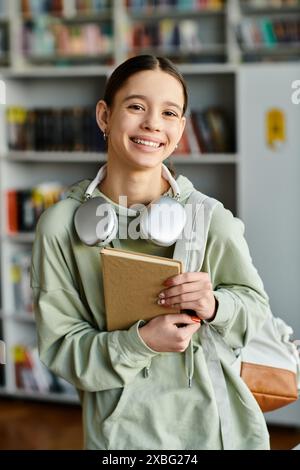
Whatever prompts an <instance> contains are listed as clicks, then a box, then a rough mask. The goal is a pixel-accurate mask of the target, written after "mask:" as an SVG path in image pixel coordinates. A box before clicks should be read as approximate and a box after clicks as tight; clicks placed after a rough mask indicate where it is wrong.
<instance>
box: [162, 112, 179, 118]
mask: <svg viewBox="0 0 300 470" xmlns="http://www.w3.org/2000/svg"><path fill="white" fill-rule="evenodd" d="M164 114H165V115H166V116H168V117H178V114H177V113H175V112H174V111H164Z"/></svg>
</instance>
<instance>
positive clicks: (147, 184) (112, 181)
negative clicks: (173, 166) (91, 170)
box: [99, 160, 170, 207]
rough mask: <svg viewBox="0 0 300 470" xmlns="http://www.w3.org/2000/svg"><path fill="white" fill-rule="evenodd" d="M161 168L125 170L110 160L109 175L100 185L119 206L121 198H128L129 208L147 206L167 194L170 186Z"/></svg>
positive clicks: (103, 191) (107, 174)
mask: <svg viewBox="0 0 300 470" xmlns="http://www.w3.org/2000/svg"><path fill="white" fill-rule="evenodd" d="M161 171H162V170H161V166H158V167H155V168H151V169H147V170H135V169H132V168H128V167H127V166H126V168H124V167H123V166H122V165H121V164H120V163H119V162H117V163H116V162H114V161H110V160H108V163H107V173H106V177H105V178H104V180H103V181H102V182H101V183H100V185H99V188H100V191H101V192H102V193H103V194H105V195H106V196H107V197H108V198H109V199H111V200H112V201H114V202H116V203H117V204H119V197H120V196H126V197H127V207H130V206H132V205H133V204H144V205H147V204H149V203H150V202H151V201H154V200H155V199H158V198H159V197H160V196H161V195H162V194H163V193H165V192H166V191H167V190H168V189H169V187H170V184H169V183H168V181H166V180H165V179H164V178H163V177H162V176H161Z"/></svg>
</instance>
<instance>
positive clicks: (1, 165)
mask: <svg viewBox="0 0 300 470" xmlns="http://www.w3.org/2000/svg"><path fill="white" fill-rule="evenodd" d="M25 3H29V4H30V2H25ZM35 3H36V2H35ZM47 3H48V4H49V2H47ZM59 3H60V2H59ZM100 3H103V5H104V10H102V11H91V10H88V11H80V12H79V11H77V10H76V1H75V0H69V1H67V0H64V1H62V2H61V5H62V8H61V10H59V12H57V11H55V12H44V13H47V14H46V15H44V16H49V13H50V16H51V18H52V17H54V19H53V18H52V19H51V21H52V20H53V21H54V24H55V27H56V26H57V25H60V26H59V27H61V25H62V26H63V27H66V28H69V27H70V28H71V27H72V28H73V27H74V28H75V30H76V28H77V32H78V28H79V27H84V26H86V25H88V24H94V22H97V24H100V26H101V24H103V23H104V24H109V28H110V29H109V31H110V32H111V33H110V34H111V37H110V40H109V44H110V45H109V48H110V49H109V51H108V53H106V52H105V53H100V54H91V55H90V56H88V55H87V54H85V57H83V55H82V54H77V55H76V54H73V55H67V54H60V53H59V54H58V53H57V50H54V52H55V53H53V50H51V51H50V48H49V49H48V50H47V54H44V57H42V56H43V54H41V53H39V54H36V55H35V56H34V54H32V53H29V52H30V51H31V49H28V48H27V49H26V50H24V48H23V46H22V45H21V40H20V38H21V37H22V34H23V33H24V28H25V29H26V28H29V30H30V31H29V33H28V31H27V33H28V35H29V37H30V34H32V31H34V24H35V22H36V20H37V16H38V15H37V12H36V11H34V12H31V13H29V12H28V11H27V12H26V11H25V12H24V11H23V12H22V10H21V8H20V5H21V1H18V0H10V1H8V0H0V31H1V20H2V21H3V22H4V23H3V24H4V25H5V28H7V31H8V39H9V45H10V54H8V57H9V61H7V63H5V64H4V63H1V60H0V80H1V79H2V80H4V81H5V84H6V108H5V107H4V106H1V105H0V130H1V135H3V136H5V138H4V139H1V140H0V154H1V159H0V187H1V199H0V209H1V227H0V231H1V236H0V242H1V253H2V259H1V286H2V289H1V291H2V313H1V315H0V325H1V328H2V331H1V329H0V332H1V334H2V336H3V338H4V339H5V341H6V344H7V358H8V363H7V365H6V367H5V370H4V372H5V374H4V375H5V376H4V377H3V374H2V379H1V380H2V383H1V382H0V387H1V388H0V393H7V394H10V395H15V396H19V397H27V398H37V399H45V400H53V401H66V402H74V401H76V400H77V399H76V398H75V396H74V395H73V394H71V393H70V391H68V392H67V393H65V394H64V393H57V392H54V391H53V392H48V393H45V392H41V391H38V390H25V389H24V387H23V388H18V387H17V386H16V373H15V364H14V360H13V358H12V354H11V349H12V347H13V346H15V345H16V344H20V345H23V346H26V347H28V348H34V346H35V324H34V320H33V317H32V315H30V314H29V313H28V312H24V311H16V309H15V307H14V296H13V289H12V285H13V284H12V279H11V269H10V268H11V259H12V257H13V256H14V255H16V254H22V253H24V252H25V253H26V252H30V249H31V244H32V242H33V238H34V235H33V233H32V232H24V233H18V232H15V233H11V232H9V231H8V230H7V225H8V224H7V201H6V195H7V191H10V190H14V191H16V190H18V191H20V190H24V189H29V188H32V187H36V186H37V185H40V184H41V183H44V182H46V181H48V182H49V181H51V182H58V183H60V184H61V185H62V186H63V187H64V186H67V185H69V184H71V183H72V182H74V181H77V180H79V179H83V178H91V177H93V176H94V175H95V173H96V171H97V169H98V167H99V166H100V165H101V164H103V162H104V161H105V154H104V153H103V152H101V151H95V150H91V149H88V150H85V151H82V150H79V151H78V150H76V151H71V150H61V149H60V150H56V151H53V150H52V151H51V150H49V149H47V148H44V149H39V150H36V149H34V148H27V149H26V150H24V149H23V150H21V149H16V148H14V149H12V148H9V142H10V135H9V130H8V126H7V122H6V111H7V109H8V108H14V107H15V108H22V109H23V114H24V110H25V113H26V112H28V111H34V112H36V111H37V112H42V111H43V110H47V109H48V110H49V109H55V110H62V109H73V110H74V109H75V108H80V109H83V108H87V107H89V108H91V107H93V106H95V103H96V102H97V100H98V99H99V98H101V97H102V91H103V89H104V86H105V81H106V79H107V77H108V76H109V74H110V73H111V71H112V69H113V67H114V64H117V63H120V62H121V61H123V60H124V59H125V58H126V57H128V56H130V55H133V54H135V53H142V52H153V53H156V54H158V53H164V54H166V55H167V56H169V57H170V58H173V60H175V61H176V62H177V63H178V67H179V69H180V70H181V71H182V73H183V74H184V76H185V78H186V80H187V84H188V88H189V92H190V110H191V111H193V110H196V111H200V112H203V111H205V110H207V109H210V108H214V107H218V108H221V109H222V110H224V111H225V112H226V116H227V122H228V123H230V132H231V143H230V146H229V148H228V149H227V151H226V152H225V151H224V152H220V151H219V152H217V151H210V152H202V153H201V152H199V148H198V146H197V139H196V137H195V132H194V131H193V132H192V133H190V134H189V141H190V144H191V149H190V153H188V154H180V155H176V156H174V157H172V158H173V162H174V164H175V168H176V171H177V173H183V174H184V175H186V176H187V177H188V178H190V179H191V181H192V182H193V183H194V185H195V186H196V187H197V188H199V189H201V191H203V192H205V193H208V194H210V195H211V196H213V197H216V198H218V199H220V200H221V201H223V202H224V205H225V206H226V207H228V208H229V209H231V210H232V211H233V213H234V214H237V215H241V216H243V215H244V214H248V213H247V210H246V208H245V207H246V206H245V199H243V198H242V197H246V196H243V195H244V194H245V193H244V191H245V188H248V186H247V185H248V184H249V181H248V179H247V175H246V171H245V169H246V165H245V162H244V160H243V157H244V154H243V155H241V148H242V149H243V152H245V153H247V152H246V150H245V149H244V146H242V144H243V141H244V136H242V134H241V124H240V122H241V120H242V119H244V121H243V123H244V126H245V125H246V124H245V122H247V111H246V109H245V108H244V107H242V108H241V107H240V106H239V102H240V99H241V93H242V88H241V86H240V77H241V70H242V67H241V66H240V65H239V62H240V61H241V60H242V59H243V51H242V50H241V48H240V45H239V43H238V37H237V35H236V28H237V27H238V25H239V24H240V21H241V19H242V15H246V14H247V15H248V14H249V16H250V15H251V16H252V13H251V14H250V13H249V11H248V10H247V9H246V10H245V11H244V12H242V8H241V5H240V2H238V1H237V0H228V1H227V2H225V1H224V2H222V1H212V2H204V3H206V4H207V5H215V6H216V7H215V8H212V7H211V8H207V9H205V10H199V11H195V10H189V9H180V8H173V9H172V12H171V11H170V9H169V10H167V11H164V10H162V9H157V10H155V11H154V10H153V11H151V13H150V14H149V11H145V10H144V9H138V8H135V9H133V8H131V7H130V5H132V4H133V2H129V1H128V2H127V3H126V2H125V0H124V1H123V0H114V1H107V2H105V1H104V2H99V4H100ZM138 3H139V2H136V4H138ZM149 3H150V2H149ZM164 3H166V2H164ZM179 3H180V2H178V5H179ZM183 3H185V4H188V3H189V2H182V4H183ZM248 3H249V2H248ZM85 4H88V2H85ZM90 4H92V2H90ZM256 4H257V2H256ZM128 5H129V6H128ZM242 6H243V5H242ZM250 7H251V6H250V5H249V9H250ZM251 8H252V7H251ZM265 8H266V10H267V13H269V10H270V7H269V6H266V7H265ZM271 8H273V7H271ZM295 8H296V7H295ZM1 12H2V14H1ZM271 12H273V10H271ZM256 13H257V12H255V14H256ZM288 13H289V12H288ZM259 14H260V13H259ZM270 14H271V13H270ZM166 16H167V17H168V18H169V19H170V21H171V22H172V24H173V27H174V24H175V25H176V24H177V25H178V24H179V23H180V22H181V23H182V22H184V23H183V24H184V26H185V28H186V30H187V31H188V33H187V39H186V44H187V45H186V47H185V48H184V47H182V48H179V53H178V51H175V52H176V53H175V52H174V50H173V51H172V50H171V49H169V50H167V48H166V46H165V45H163V46H162V45H160V46H159V47H158V46H157V45H156V46H155V47H153V45H152V46H151V47H149V45H148V46H147V47H144V46H141V47H140V46H139V47H137V46H134V48H133V45H132V35H130V34H129V33H130V31H134V28H135V25H136V24H139V25H140V28H144V26H145V25H146V26H147V25H148V26H149V23H151V21H152V22H155V23H156V24H159V23H161V22H162V21H164V19H165V18H166ZM149 18H151V21H150V19H149ZM191 21H193V22H195V23H196V26H197V27H199V25H200V27H201V31H202V34H203V36H202V37H201V41H202V42H201V48H200V49H198V50H197V54H195V53H194V52H193V50H192V49H191V43H189V42H188V38H191V36H192V34H194V33H193V31H195V26H193V25H192V24H191ZM51 24H52V23H51ZM177 29H178V28H177ZM56 31H57V28H56ZM64 31H65V32H66V29H64ZM189 31H190V32H189ZM191 31H192V32H191ZM28 35H27V39H28ZM78 35H79V33H78ZM48 36H49V35H48ZM79 36H80V35H79ZM48 40H49V41H50V39H49V37H48ZM52 41H53V39H52ZM29 42H30V41H29ZM50 42H51V41H50ZM144 42H145V41H144ZM215 46H217V47H215ZM45 47H46V46H45ZM77 47H78V50H80V48H82V46H79V45H78V44H77ZM189 48H190V49H189ZM75 49H76V48H75ZM76 50H77V49H76ZM81 50H82V49H81ZM0 51H1V49H0ZM28 51H29V52H28ZM50 52H51V53H50ZM172 54H173V56H172ZM245 67H246V68H247V66H245ZM243 92H244V89H243ZM244 129H245V127H243V132H244ZM99 134H100V133H99ZM52 143H53V142H52ZM29 147H30V145H29ZM247 196H248V193H247ZM247 217H248V215H247ZM243 218H244V217H243ZM245 222H246V224H247V220H246V219H245ZM261 223H262V224H263V222H261ZM253 237H254V236H253ZM0 378H1V375H0Z"/></svg>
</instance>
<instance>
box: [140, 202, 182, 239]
mask: <svg viewBox="0 0 300 470" xmlns="http://www.w3.org/2000/svg"><path fill="white" fill-rule="evenodd" d="M185 223H186V212H185V209H184V207H183V206H182V204H180V203H179V202H178V201H176V200H175V199H172V198H170V197H168V196H163V197H161V198H160V199H159V200H158V201H156V202H153V203H152V204H150V205H149V206H148V207H147V208H146V209H144V211H143V212H142V213H141V215H140V232H141V236H142V238H144V239H146V240H150V241H152V242H153V243H155V244H156V245H159V246H171V245H173V244H174V243H175V242H176V241H177V240H178V238H179V237H180V235H181V233H182V230H183V229H184V226H185Z"/></svg>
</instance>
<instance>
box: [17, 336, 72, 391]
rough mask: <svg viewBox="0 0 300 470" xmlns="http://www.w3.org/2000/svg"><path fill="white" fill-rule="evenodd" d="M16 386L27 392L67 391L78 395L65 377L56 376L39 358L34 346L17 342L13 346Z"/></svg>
mask: <svg viewBox="0 0 300 470" xmlns="http://www.w3.org/2000/svg"><path fill="white" fill-rule="evenodd" d="M12 358H13V364H14V369H15V380H16V387H17V388H19V389H22V390H25V391H27V392H40V393H65V394H68V395H72V396H74V397H75V396H76V391H75V389H74V387H72V386H71V385H70V384H69V383H68V382H66V381H65V380H64V379H62V378H60V377H57V376H55V375H54V374H53V373H52V372H51V371H50V370H49V369H48V368H47V367H45V366H44V365H43V364H42V362H41V361H40V359H39V354H38V350H37V348H36V347H34V346H28V345H24V344H15V345H14V346H13V348H12Z"/></svg>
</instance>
